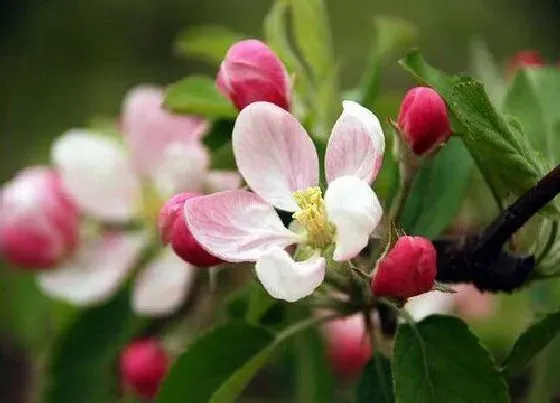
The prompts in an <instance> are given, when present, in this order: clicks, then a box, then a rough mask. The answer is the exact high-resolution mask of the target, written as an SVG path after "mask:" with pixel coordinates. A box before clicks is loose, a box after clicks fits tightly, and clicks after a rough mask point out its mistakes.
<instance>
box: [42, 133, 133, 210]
mask: <svg viewBox="0 0 560 403" xmlns="http://www.w3.org/2000/svg"><path fill="white" fill-rule="evenodd" d="M51 154H52V156H51V158H52V160H53V162H54V164H55V166H56V168H57V169H58V172H59V173H60V177H61V180H62V184H63V187H64V189H65V190H66V192H67V193H68V195H69V196H70V197H71V198H72V199H73V201H74V202H75V203H76V204H77V205H78V207H79V208H80V209H81V210H82V211H83V212H85V213H87V214H90V215H92V216H94V217H95V218H97V219H100V220H107V221H126V220H129V219H131V218H134V216H135V215H136V214H137V213H138V208H139V205H140V197H141V194H140V183H139V180H138V177H137V175H136V173H135V172H134V170H133V169H132V166H131V164H130V161H129V159H128V156H127V155H126V153H125V150H124V149H123V148H122V147H121V144H119V142H118V141H117V140H115V139H113V138H109V137H106V136H102V135H97V134H96V133H93V132H90V131H87V130H80V129H76V130H70V131H68V132H67V133H65V134H64V135H62V136H61V137H59V138H58V139H56V141H55V142H54V143H53V146H52V149H51Z"/></svg>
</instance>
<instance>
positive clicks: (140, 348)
mask: <svg viewBox="0 0 560 403" xmlns="http://www.w3.org/2000/svg"><path fill="white" fill-rule="evenodd" d="M168 368H169V358H168V356H167V353H166V352H165V350H164V349H163V348H162V347H161V346H160V344H159V342H157V341H156V340H138V341H135V342H134V343H132V344H130V345H128V346H127V347H126V348H125V349H124V350H123V351H122V353H121V356H120V370H121V376H122V378H123V381H124V383H125V384H126V385H127V386H128V387H129V388H131V389H132V390H133V391H134V392H135V393H136V394H137V395H138V396H139V397H142V398H146V399H153V398H154V397H155V396H156V394H157V392H158V389H159V387H160V385H161V382H162V381H163V378H164V377H165V375H166V374H167V370H168Z"/></svg>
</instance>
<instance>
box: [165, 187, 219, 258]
mask: <svg viewBox="0 0 560 403" xmlns="http://www.w3.org/2000/svg"><path fill="white" fill-rule="evenodd" d="M197 196H199V195H198V194H196V193H180V194H177V195H175V196H173V197H172V198H171V199H169V201H168V202H167V203H165V205H164V206H163V208H162V209H161V211H160V214H159V218H158V227H159V232H160V237H161V240H162V242H163V243H164V244H165V245H167V244H168V243H169V242H171V247H172V248H173V251H174V252H175V253H176V254H177V256H179V257H180V258H181V259H183V260H184V261H186V262H188V263H190V264H192V265H194V266H197V267H211V266H216V265H217V264H220V263H222V262H223V261H222V260H221V259H219V258H217V257H215V256H213V255H211V254H210V253H208V252H207V251H205V250H204V249H203V248H202V246H200V244H199V243H198V241H197V240H196V239H194V237H193V235H192V233H191V231H190V230H189V228H188V226H187V224H186V222H185V218H184V216H183V206H184V204H185V201H186V200H188V199H191V198H193V197H197Z"/></svg>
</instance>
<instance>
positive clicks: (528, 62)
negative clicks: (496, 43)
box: [507, 49, 545, 75]
mask: <svg viewBox="0 0 560 403" xmlns="http://www.w3.org/2000/svg"><path fill="white" fill-rule="evenodd" d="M544 65H545V61H544V59H543V57H542V55H541V54H540V52H539V51H537V50H533V49H527V50H522V51H519V52H517V53H516V54H515V55H513V56H512V57H511V59H509V61H508V65H507V70H508V73H509V74H510V75H513V74H514V73H515V72H516V71H517V70H519V69H526V68H539V67H543V66H544Z"/></svg>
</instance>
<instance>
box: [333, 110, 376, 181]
mask: <svg viewBox="0 0 560 403" xmlns="http://www.w3.org/2000/svg"><path fill="white" fill-rule="evenodd" d="M342 105H343V107H344V110H343V111H342V115H340V117H339V118H338V120H337V121H336V123H335V124H334V127H333V130H332V134H331V137H330V139H329V144H328V146H327V151H326V154H325V173H326V176H327V181H328V182H332V181H333V180H335V179H336V178H338V177H340V176H345V175H352V176H357V177H358V178H360V179H362V180H364V181H366V182H368V183H371V182H372V181H373V180H374V179H375V177H376V176H377V173H378V172H379V168H380V167H381V162H382V160H383V154H384V152H385V136H384V135H383V130H382V129H381V125H380V124H379V119H377V117H376V116H375V115H374V114H373V113H371V111H370V110H369V109H366V108H364V107H363V106H361V105H360V104H358V103H356V102H353V101H344V102H343V103H342Z"/></svg>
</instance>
